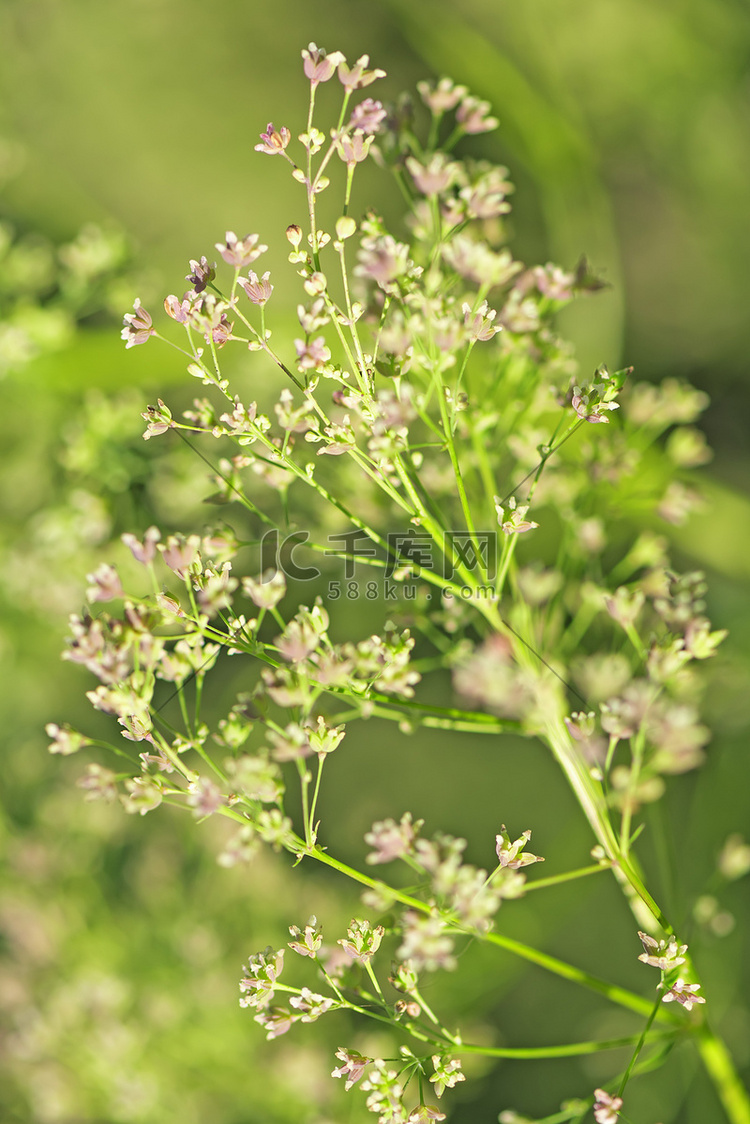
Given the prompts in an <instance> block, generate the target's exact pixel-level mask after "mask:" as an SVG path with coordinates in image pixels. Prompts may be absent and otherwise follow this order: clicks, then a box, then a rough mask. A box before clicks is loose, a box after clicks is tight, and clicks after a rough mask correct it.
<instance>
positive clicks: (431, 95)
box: [417, 78, 469, 116]
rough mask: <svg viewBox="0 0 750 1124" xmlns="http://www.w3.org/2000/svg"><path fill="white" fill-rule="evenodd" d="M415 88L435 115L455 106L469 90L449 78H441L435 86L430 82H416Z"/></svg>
mask: <svg viewBox="0 0 750 1124" xmlns="http://www.w3.org/2000/svg"><path fill="white" fill-rule="evenodd" d="M417 89H418V90H419V94H420V97H421V98H422V101H423V102H424V103H425V105H426V106H427V108H428V109H430V110H432V112H433V113H434V114H435V115H436V116H438V115H440V114H442V113H445V111H446V110H447V109H453V108H455V106H457V105H458V103H459V102H460V101H461V99H462V98H465V97H466V95H467V94H468V92H469V91H468V90H467V88H466V86H454V85H453V80H452V79H451V78H441V79H440V81H439V82H438V83H437V85H436V86H433V85H432V83H431V82H418V83H417Z"/></svg>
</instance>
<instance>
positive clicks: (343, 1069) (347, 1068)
mask: <svg viewBox="0 0 750 1124" xmlns="http://www.w3.org/2000/svg"><path fill="white" fill-rule="evenodd" d="M336 1057H337V1058H338V1059H339V1061H340V1062H343V1065H340V1066H337V1068H336V1069H334V1071H333V1072H332V1074H331V1077H346V1082H345V1084H344V1088H345V1089H346V1090H347V1091H348V1090H349V1089H351V1087H352V1085H354V1084H355V1083H356V1082H357V1081H359V1079H360V1077H361V1076H362V1074H363V1073H364V1071H365V1067H366V1066H367V1065H369V1062H370V1059H369V1058H365V1057H363V1055H362V1054H358V1053H356V1051H354V1050H345V1049H344V1048H343V1046H341V1047H339V1049H338V1050H337V1051H336Z"/></svg>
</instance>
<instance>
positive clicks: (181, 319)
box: [164, 293, 192, 324]
mask: <svg viewBox="0 0 750 1124" xmlns="http://www.w3.org/2000/svg"><path fill="white" fill-rule="evenodd" d="M191 309H192V305H191V303H190V300H189V299H188V297H187V295H186V296H184V297H183V298H182V300H180V299H179V298H178V297H176V296H175V295H174V293H170V295H169V296H168V297H166V298H165V300H164V310H165V312H166V314H167V316H171V317H172V319H173V320H176V321H177V323H178V324H187V322H188V320H189V319H190V312H191Z"/></svg>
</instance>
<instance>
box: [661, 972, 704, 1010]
mask: <svg viewBox="0 0 750 1124" xmlns="http://www.w3.org/2000/svg"><path fill="white" fill-rule="evenodd" d="M700 986H701V985H700V984H689V983H685V981H684V980H683V978H682V976H680V977H679V978H678V979H677V980H676V981H675V982H674V983H673V984H672V986H671V987H670V988H669V990H668V991H665V993H664V999H663V1002H664V1003H672V1002H675V1003H680V1004H681V1005H682V1006H683V1007H684V1008H685V1010H686V1011H692V1009H693V1007H694V1006H695V1004H696V1003H705V1002H706V1000H705V999H704V998H703V996H702V995H696V994H695V993H696V992H697V991H698V990H699V989H700Z"/></svg>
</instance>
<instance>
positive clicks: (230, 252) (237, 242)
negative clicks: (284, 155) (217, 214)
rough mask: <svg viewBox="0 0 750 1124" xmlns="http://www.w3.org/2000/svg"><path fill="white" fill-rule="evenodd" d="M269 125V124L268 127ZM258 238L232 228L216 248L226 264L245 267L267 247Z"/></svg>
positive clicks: (240, 267)
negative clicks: (241, 236) (237, 233)
mask: <svg viewBox="0 0 750 1124" xmlns="http://www.w3.org/2000/svg"><path fill="white" fill-rule="evenodd" d="M271 127H272V126H270V125H269V128H271ZM287 131H288V130H287ZM259 238H260V235H259V234H246V235H245V237H244V238H238V237H237V235H236V234H235V233H234V231H233V230H228V231H227V235H226V242H225V243H223V244H222V243H221V242H217V243H216V249H217V250H218V251H219V253H220V254H221V256H222V257H223V259H224V261H225V262H226V263H227V265H233V266H236V268H237V269H245V267H246V266H248V265H252V263H253V262H254V261H255V259H256V258H259V257H260V255H261V254H263V253H265V251H266V250H267V249H268V246H263V245H261V246H259V245H258V239H259Z"/></svg>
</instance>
